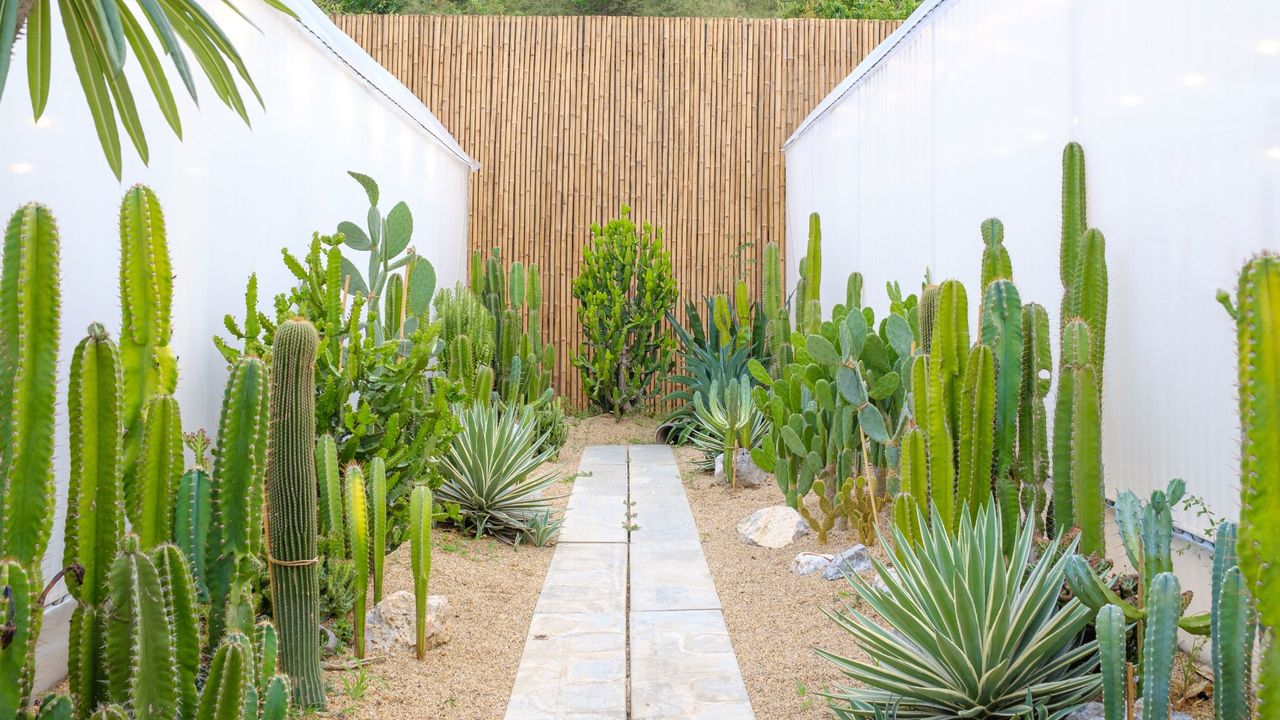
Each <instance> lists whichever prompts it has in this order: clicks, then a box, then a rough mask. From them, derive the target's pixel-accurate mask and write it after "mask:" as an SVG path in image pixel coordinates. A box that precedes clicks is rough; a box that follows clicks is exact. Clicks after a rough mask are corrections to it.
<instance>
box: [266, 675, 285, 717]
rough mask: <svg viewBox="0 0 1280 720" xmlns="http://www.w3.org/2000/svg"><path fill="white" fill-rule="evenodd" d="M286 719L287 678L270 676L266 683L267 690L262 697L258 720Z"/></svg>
mask: <svg viewBox="0 0 1280 720" xmlns="http://www.w3.org/2000/svg"><path fill="white" fill-rule="evenodd" d="M288 717H289V678H287V677H285V676H284V675H275V676H272V677H271V678H270V679H269V680H268V681H267V688H266V690H265V691H264V692H263V695H262V716H261V719H260V720H287V718H288Z"/></svg>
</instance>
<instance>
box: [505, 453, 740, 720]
mask: <svg viewBox="0 0 1280 720" xmlns="http://www.w3.org/2000/svg"><path fill="white" fill-rule="evenodd" d="M579 472H581V473H582V475H580V476H579V477H578V479H577V480H576V481H575V482H574V485H573V493H572V494H571V495H570V496H569V505H568V509H567V510H566V511H565V518H564V525H563V527H562V528H561V530H560V538H559V543H558V544H557V546H556V550H555V554H554V555H553V556H552V558H551V567H550V568H549V569H548V570H547V578H546V580H545V581H544V582H543V586H542V595H541V596H540V597H539V598H538V605H537V607H536V608H535V609H534V614H533V621H532V622H531V623H530V625H529V636H528V638H527V639H526V640H525V645H524V655H523V656H522V657H521V659H520V669H519V672H518V673H517V674H516V682H515V687H514V688H513V689H512V691H511V701H510V703H509V704H508V705H507V715H506V720H543V719H546V720H551V719H553V718H554V719H556V720H628V718H630V719H633V720H659V719H663V720H666V719H674V718H681V719H688V720H752V719H753V718H754V717H755V715H754V714H753V713H752V711H751V701H750V700H749V699H748V698H747V688H746V685H744V684H743V682H742V673H741V672H740V671H739V670H738V659H737V657H736V656H735V655H734V653H733V645H732V644H731V643H730V641H729V632H728V630H727V629H726V628H725V624H724V616H723V615H722V613H721V611H720V598H719V596H718V595H717V594H716V586H715V582H714V581H713V580H712V578H711V572H710V571H709V570H708V569H707V562H706V560H705V559H704V558H703V556H702V543H701V541H700V540H699V539H698V529H697V526H696V525H695V524H694V521H693V512H692V511H691V510H690V509H689V500H688V498H686V497H685V492H684V485H683V484H682V483H681V481H680V468H679V467H678V466H677V465H676V458H675V455H674V453H672V452H671V448H670V447H667V446H666V445H631V446H624V445H597V446H592V447H589V448H587V449H586V451H585V452H583V454H582V463H581V465H580V466H579Z"/></svg>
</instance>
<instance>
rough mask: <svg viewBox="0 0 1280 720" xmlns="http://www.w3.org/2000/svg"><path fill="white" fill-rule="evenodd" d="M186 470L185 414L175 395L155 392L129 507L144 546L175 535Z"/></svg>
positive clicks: (149, 404)
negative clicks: (180, 486)
mask: <svg viewBox="0 0 1280 720" xmlns="http://www.w3.org/2000/svg"><path fill="white" fill-rule="evenodd" d="M182 473H183V451H182V415H181V412H180V411H179V409H178V401H177V400H175V399H174V398H173V396H172V395H155V396H153V397H152V398H151V399H150V400H148V401H147V404H146V412H145V413H144V415H143V422H142V448H141V451H140V453H139V456H138V464H137V470H136V473H135V475H134V478H135V479H134V482H133V483H132V485H127V486H126V490H127V491H128V492H127V493H126V497H125V507H126V509H127V510H128V515H129V525H130V526H131V527H132V528H133V531H134V532H136V533H138V542H140V543H141V544H142V547H143V548H144V549H149V548H153V547H155V546H157V545H160V544H161V543H166V542H169V541H170V540H171V539H172V538H173V506H174V500H175V497H176V495H177V491H178V483H179V482H180V481H181V479H182Z"/></svg>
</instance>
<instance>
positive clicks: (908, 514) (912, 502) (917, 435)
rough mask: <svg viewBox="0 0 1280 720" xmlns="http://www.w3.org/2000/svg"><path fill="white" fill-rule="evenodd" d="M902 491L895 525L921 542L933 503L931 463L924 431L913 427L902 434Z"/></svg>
mask: <svg viewBox="0 0 1280 720" xmlns="http://www.w3.org/2000/svg"><path fill="white" fill-rule="evenodd" d="M901 444H902V454H901V458H902V459H901V462H902V466H901V473H900V478H901V482H902V488H901V492H899V494H898V497H897V498H896V499H895V500H894V501H893V518H894V524H895V525H896V526H897V527H898V528H899V529H900V530H902V534H903V536H904V537H906V538H907V539H908V540H909V541H911V542H913V543H917V542H920V540H921V538H922V537H923V536H922V534H921V533H922V531H923V528H922V527H921V521H922V520H923V518H924V517H925V512H926V510H927V509H928V503H929V462H928V455H927V453H926V452H925V441H924V433H923V432H922V431H921V430H920V428H912V429H910V430H908V431H907V432H906V433H905V434H903V436H902V443H901Z"/></svg>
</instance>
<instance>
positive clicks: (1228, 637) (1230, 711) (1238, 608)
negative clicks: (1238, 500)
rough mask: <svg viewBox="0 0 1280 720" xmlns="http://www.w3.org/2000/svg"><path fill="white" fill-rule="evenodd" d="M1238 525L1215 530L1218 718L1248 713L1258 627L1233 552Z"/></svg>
mask: <svg viewBox="0 0 1280 720" xmlns="http://www.w3.org/2000/svg"><path fill="white" fill-rule="evenodd" d="M1236 538H1237V528H1236V525H1235V523H1231V522H1224V523H1222V524H1221V525H1219V526H1218V531H1217V533H1215V534H1214V543H1213V544H1214V555H1213V610H1212V611H1211V612H1212V631H1211V632H1210V637H1211V638H1212V641H1213V647H1212V657H1213V710H1214V717H1215V718H1218V720H1247V718H1249V717H1251V714H1250V713H1251V708H1250V705H1251V699H1252V691H1251V690H1250V688H1249V673H1250V665H1251V664H1252V659H1253V640H1254V637H1255V636H1256V635H1257V627H1256V624H1255V620H1254V616H1253V607H1252V603H1251V601H1250V597H1249V591H1248V589H1247V588H1246V586H1245V579H1244V574H1243V573H1242V572H1241V571H1240V567H1239V565H1238V562H1239V558H1238V556H1237V555H1236Z"/></svg>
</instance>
